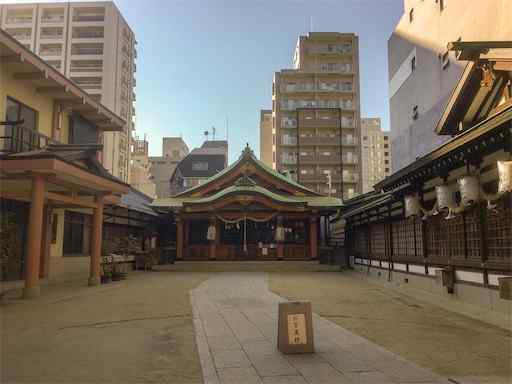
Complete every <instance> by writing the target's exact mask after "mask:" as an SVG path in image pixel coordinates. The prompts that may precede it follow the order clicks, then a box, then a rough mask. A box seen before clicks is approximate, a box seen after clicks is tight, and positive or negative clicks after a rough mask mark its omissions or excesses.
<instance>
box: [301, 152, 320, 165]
mask: <svg viewBox="0 0 512 384" xmlns="http://www.w3.org/2000/svg"><path fill="white" fill-rule="evenodd" d="M316 162H317V160H316V156H315V154H314V153H313V154H309V155H301V156H300V163H301V164H316Z"/></svg>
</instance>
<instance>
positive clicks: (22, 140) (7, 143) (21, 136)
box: [0, 122, 57, 154]
mask: <svg viewBox="0 0 512 384" xmlns="http://www.w3.org/2000/svg"><path fill="white" fill-rule="evenodd" d="M56 143H57V142H56V141H55V140H52V139H51V138H49V137H48V136H46V135H43V134H42V133H39V132H37V131H34V130H32V129H29V128H25V127H23V126H21V125H15V124H13V125H5V123H4V122H2V123H0V153H3V154H6V153H18V152H28V151H34V150H38V149H42V148H44V147H46V146H48V145H49V144H56Z"/></svg>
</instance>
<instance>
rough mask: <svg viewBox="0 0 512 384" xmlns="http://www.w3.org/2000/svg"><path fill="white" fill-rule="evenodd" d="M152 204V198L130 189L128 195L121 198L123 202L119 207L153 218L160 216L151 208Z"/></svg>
mask: <svg viewBox="0 0 512 384" xmlns="http://www.w3.org/2000/svg"><path fill="white" fill-rule="evenodd" d="M152 202H153V199H152V198H151V197H149V196H148V195H145V194H144V193H142V192H140V191H137V190H136V189H134V188H132V187H130V190H129V191H128V193H125V194H124V195H122V196H121V202H120V203H119V204H118V205H119V206H120V207H124V208H127V209H129V210H132V211H137V212H141V213H145V214H147V215H151V216H158V214H157V213H156V212H155V211H153V209H152V208H151V207H150V205H151V203H152Z"/></svg>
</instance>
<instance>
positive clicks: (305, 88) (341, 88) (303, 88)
mask: <svg viewBox="0 0 512 384" xmlns="http://www.w3.org/2000/svg"><path fill="white" fill-rule="evenodd" d="M352 90H353V88H352V84H350V83H319V84H313V83H303V84H284V85H283V86H281V92H290V93H291V92H351V91H352Z"/></svg>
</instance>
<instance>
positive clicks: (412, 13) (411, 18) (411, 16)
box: [409, 8, 414, 23]
mask: <svg viewBox="0 0 512 384" xmlns="http://www.w3.org/2000/svg"><path fill="white" fill-rule="evenodd" d="M413 20H414V8H411V10H410V11H409V22H410V23H412V21H413Z"/></svg>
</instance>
